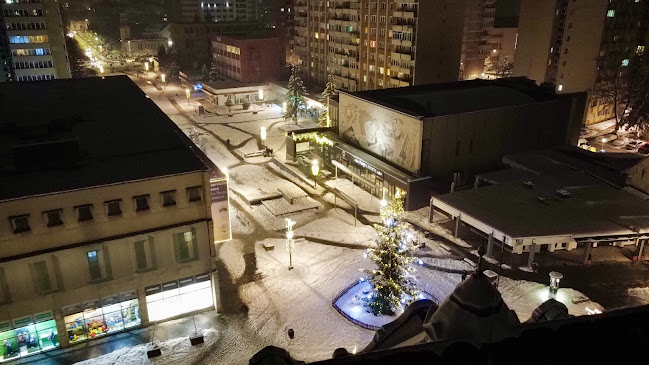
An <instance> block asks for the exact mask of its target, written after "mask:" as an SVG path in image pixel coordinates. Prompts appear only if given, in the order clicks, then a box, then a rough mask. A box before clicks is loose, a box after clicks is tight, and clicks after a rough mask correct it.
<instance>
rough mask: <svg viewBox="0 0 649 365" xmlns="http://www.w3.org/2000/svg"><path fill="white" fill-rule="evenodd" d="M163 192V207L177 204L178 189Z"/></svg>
mask: <svg viewBox="0 0 649 365" xmlns="http://www.w3.org/2000/svg"><path fill="white" fill-rule="evenodd" d="M161 194H162V206H163V207H169V206H172V205H176V190H170V191H163V192H162V193H161Z"/></svg>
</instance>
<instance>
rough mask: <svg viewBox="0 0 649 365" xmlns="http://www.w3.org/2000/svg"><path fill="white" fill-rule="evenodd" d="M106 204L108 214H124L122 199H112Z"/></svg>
mask: <svg viewBox="0 0 649 365" xmlns="http://www.w3.org/2000/svg"><path fill="white" fill-rule="evenodd" d="M104 204H105V205H106V214H107V215H108V216H118V215H122V200H121V199H118V200H111V201H107V202H105V203H104Z"/></svg>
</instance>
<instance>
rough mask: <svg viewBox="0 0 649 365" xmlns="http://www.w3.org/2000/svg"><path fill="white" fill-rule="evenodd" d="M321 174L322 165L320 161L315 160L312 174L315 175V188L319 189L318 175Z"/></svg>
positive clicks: (312, 164) (312, 165)
mask: <svg viewBox="0 0 649 365" xmlns="http://www.w3.org/2000/svg"><path fill="white" fill-rule="evenodd" d="M319 172H320V163H319V162H318V160H313V162H312V163H311V173H312V174H313V188H314V189H315V188H316V187H317V181H318V173H319Z"/></svg>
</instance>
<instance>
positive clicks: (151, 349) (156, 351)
mask: <svg viewBox="0 0 649 365" xmlns="http://www.w3.org/2000/svg"><path fill="white" fill-rule="evenodd" d="M160 355H162V351H161V349H160V346H159V345H158V344H157V343H156V344H149V345H148V346H147V348H146V357H148V358H149V359H151V358H153V357H158V356H160Z"/></svg>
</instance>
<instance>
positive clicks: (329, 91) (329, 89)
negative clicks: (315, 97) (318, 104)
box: [318, 75, 338, 127]
mask: <svg viewBox="0 0 649 365" xmlns="http://www.w3.org/2000/svg"><path fill="white" fill-rule="evenodd" d="M336 95H338V91H337V90H336V82H335V80H334V77H333V75H329V76H328V77H327V85H326V86H325V89H324V91H323V92H322V99H323V100H324V101H326V102H327V106H326V107H324V108H323V110H322V112H321V113H320V119H319V123H318V124H319V125H321V126H323V127H329V125H330V124H331V121H330V120H331V119H330V117H329V107H330V104H331V103H330V101H331V98H332V97H334V96H336Z"/></svg>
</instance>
